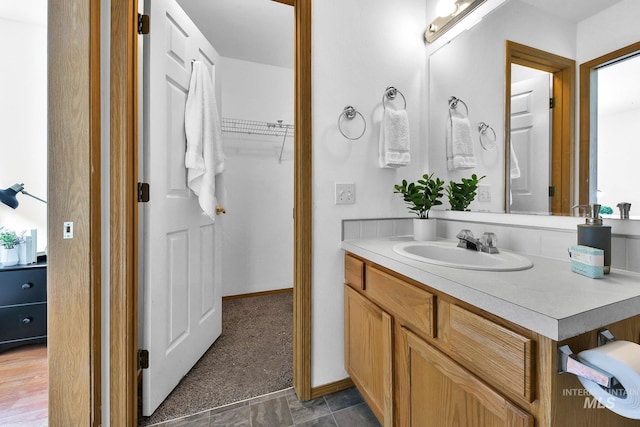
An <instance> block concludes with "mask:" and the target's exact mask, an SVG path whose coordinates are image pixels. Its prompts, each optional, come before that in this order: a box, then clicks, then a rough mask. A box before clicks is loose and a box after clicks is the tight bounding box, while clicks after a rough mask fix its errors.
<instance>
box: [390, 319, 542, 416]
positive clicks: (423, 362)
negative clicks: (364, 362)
mask: <svg viewBox="0 0 640 427" xmlns="http://www.w3.org/2000/svg"><path fill="white" fill-rule="evenodd" d="M398 347H399V349H398V350H399V352H398V356H397V360H396V363H397V364H398V388H397V391H398V399H397V401H398V404H399V405H400V406H399V407H398V421H399V423H398V424H399V425H400V426H412V427H418V426H433V427H448V426H468V427H507V426H508V427H528V426H533V417H532V416H531V415H530V414H528V413H526V412H524V411H523V410H522V409H520V408H518V407H517V406H515V405H514V404H512V403H511V402H510V401H508V400H506V399H505V398H504V397H502V396H500V395H499V394H498V393H496V392H495V391H494V390H493V389H491V388H490V387H489V386H487V385H486V384H484V383H483V382H482V381H481V380H479V379H478V378H477V377H475V376H474V375H473V374H472V373H471V372H469V371H467V370H466V369H464V368H463V367H461V366H460V365H458V364H457V363H456V362H454V361H453V360H452V359H450V358H449V357H447V356H446V355H445V354H444V353H442V352H440V351H439V350H437V349H436V348H435V347H433V346H431V345H430V344H428V343H427V342H425V341H424V340H422V339H421V338H420V337H418V336H417V335H415V334H413V333H412V332H411V331H409V330H408V329H406V328H399V329H398Z"/></svg>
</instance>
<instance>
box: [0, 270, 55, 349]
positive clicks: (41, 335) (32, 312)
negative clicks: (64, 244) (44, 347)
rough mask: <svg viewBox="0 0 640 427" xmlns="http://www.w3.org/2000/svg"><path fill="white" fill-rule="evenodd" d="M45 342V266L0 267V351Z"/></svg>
mask: <svg viewBox="0 0 640 427" xmlns="http://www.w3.org/2000/svg"><path fill="white" fill-rule="evenodd" d="M46 342H47V265H46V264H44V263H41V264H31V265H16V266H14V267H7V268H0V352H3V351H5V350H8V349H10V348H14V347H18V346H21V345H26V344H37V343H46Z"/></svg>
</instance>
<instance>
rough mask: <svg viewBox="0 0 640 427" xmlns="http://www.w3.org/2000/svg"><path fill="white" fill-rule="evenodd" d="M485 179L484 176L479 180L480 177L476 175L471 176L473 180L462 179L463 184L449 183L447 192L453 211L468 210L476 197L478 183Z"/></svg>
mask: <svg viewBox="0 0 640 427" xmlns="http://www.w3.org/2000/svg"><path fill="white" fill-rule="evenodd" d="M484 178H485V177H484V176H481V177H480V178H478V175H476V174H475V173H474V174H473V175H471V178H462V181H461V182H454V181H449V185H448V186H447V190H446V191H447V198H448V199H449V204H450V205H451V210H452V211H466V210H468V209H467V208H468V207H469V204H471V202H473V200H474V199H475V197H476V190H477V189H478V183H479V182H480V181H481V180H482V179H484Z"/></svg>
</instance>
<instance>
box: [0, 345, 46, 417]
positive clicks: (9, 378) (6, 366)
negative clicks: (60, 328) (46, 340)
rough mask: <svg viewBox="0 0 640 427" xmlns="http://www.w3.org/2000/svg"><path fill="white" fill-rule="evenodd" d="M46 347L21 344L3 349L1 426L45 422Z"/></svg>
mask: <svg viewBox="0 0 640 427" xmlns="http://www.w3.org/2000/svg"><path fill="white" fill-rule="evenodd" d="M48 399H49V395H48V378H47V347H46V345H44V344H41V345H30V346H24V347H19V348H16V349H13V350H8V351H5V352H3V353H0V426H21V427H22V426H29V427H31V426H34V427H35V426H46V425H47V415H48V414H47V403H48Z"/></svg>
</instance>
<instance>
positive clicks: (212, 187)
mask: <svg viewBox="0 0 640 427" xmlns="http://www.w3.org/2000/svg"><path fill="white" fill-rule="evenodd" d="M192 65H193V70H192V72H191V80H190V82H189V93H188V94H187V102H186V106H185V115H184V128H185V134H186V137H187V151H186V154H185V160H184V163H185V166H186V167H187V184H188V186H189V188H190V189H191V190H192V191H193V192H194V193H195V195H196V196H198V203H199V204H200V207H201V208H202V210H203V211H204V213H205V214H206V215H208V216H209V217H210V218H211V219H212V220H214V221H215V212H216V194H219V195H224V187H223V186H222V185H219V186H218V187H219V188H216V179H218V180H220V178H221V176H218V177H216V175H219V174H221V173H222V171H224V162H225V160H226V157H225V155H224V152H223V151H222V134H221V131H220V118H219V117H218V107H217V105H216V98H215V91H214V88H213V84H212V83H211V77H210V76H209V72H208V70H207V67H206V66H205V65H204V63H202V62H201V61H195V62H193V64H192ZM219 199H224V196H222V197H219ZM218 204H220V205H222V206H224V205H225V202H224V200H218Z"/></svg>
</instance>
